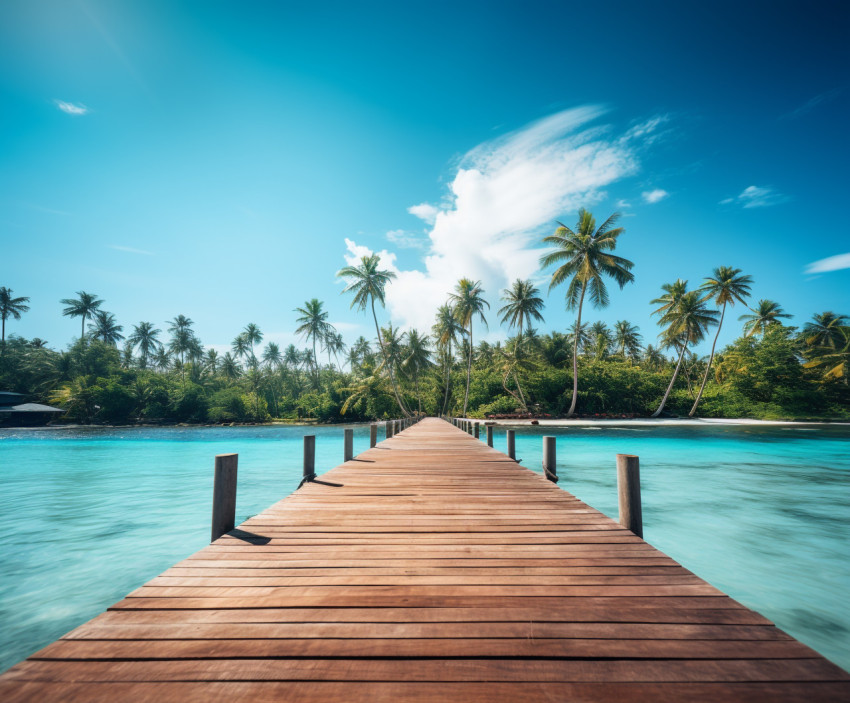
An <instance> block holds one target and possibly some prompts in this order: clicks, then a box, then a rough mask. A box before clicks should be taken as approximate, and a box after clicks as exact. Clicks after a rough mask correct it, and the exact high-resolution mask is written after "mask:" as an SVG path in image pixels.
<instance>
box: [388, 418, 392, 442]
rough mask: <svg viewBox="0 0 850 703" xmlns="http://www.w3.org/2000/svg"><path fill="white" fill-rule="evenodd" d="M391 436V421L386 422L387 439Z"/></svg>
mask: <svg viewBox="0 0 850 703" xmlns="http://www.w3.org/2000/svg"><path fill="white" fill-rule="evenodd" d="M392 436H393V421H392V420H387V439H389V438H390V437H392Z"/></svg>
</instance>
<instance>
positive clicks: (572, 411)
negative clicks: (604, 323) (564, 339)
mask: <svg viewBox="0 0 850 703" xmlns="http://www.w3.org/2000/svg"><path fill="white" fill-rule="evenodd" d="M586 290H587V285H586V284H582V286H581V298H580V299H579V301H578V318H577V319H576V333H575V339H574V340H573V400H572V402H571V403H570V409H569V411H568V412H567V417H572V416H573V415H575V413H576V401H578V337H579V334H580V330H581V309H582V307H583V306H584V293H585V291H586Z"/></svg>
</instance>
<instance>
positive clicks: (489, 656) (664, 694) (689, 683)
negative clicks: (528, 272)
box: [0, 419, 850, 703]
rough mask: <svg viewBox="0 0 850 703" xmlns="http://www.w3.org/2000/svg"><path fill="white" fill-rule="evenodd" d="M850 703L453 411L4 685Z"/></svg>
mask: <svg viewBox="0 0 850 703" xmlns="http://www.w3.org/2000/svg"><path fill="white" fill-rule="evenodd" d="M526 460H527V462H528V461H530V460H531V457H527V459H526ZM562 485H563V486H564V487H565V488H569V474H568V473H567V474H566V475H565V476H564V479H563V482H562ZM179 538H180V537H179V534H175V539H179ZM127 558H128V559H132V554H128V555H127ZM848 699H850V676H848V674H847V673H845V672H844V671H842V670H841V669H839V668H838V667H836V666H834V665H833V664H831V663H829V662H828V661H827V660H825V659H824V658H822V657H821V656H819V655H818V654H817V653H816V652H814V651H813V650H812V649H810V648H809V647H806V646H805V645H803V644H801V643H799V642H797V641H796V640H794V639H793V638H791V637H790V636H789V635H787V634H785V633H784V632H782V631H781V630H779V629H777V628H776V627H774V626H773V625H772V623H770V622H769V621H768V620H766V619H765V618H764V617H762V616H761V615H759V614H758V613H755V612H753V611H751V610H749V609H747V608H745V607H743V606H742V605H740V604H739V603H737V602H736V601H734V600H732V599H731V598H729V597H728V596H726V595H724V594H723V593H722V592H720V591H718V590H717V589H716V588H714V587H712V586H711V585H709V584H708V583H706V582H705V581H703V580H702V579H700V578H698V577H697V576H695V575H694V574H692V573H691V572H689V571H688V570H687V569H685V568H684V567H682V566H680V565H679V564H677V563H676V562H675V561H673V560H672V559H670V558H669V557H667V556H666V555H664V554H663V553H661V552H659V551H658V550H657V549H654V548H653V547H651V546H650V545H649V544H647V543H646V542H644V541H643V540H641V539H640V538H638V537H636V536H635V535H633V534H632V533H631V532H629V531H627V530H624V529H623V528H621V527H620V525H619V524H617V523H616V522H615V521H614V520H611V519H609V518H608V517H606V516H604V515H602V514H601V513H599V512H598V511H596V510H594V509H592V508H590V507H588V506H587V505H585V504H584V503H582V502H581V501H579V500H577V499H576V498H575V497H573V496H572V495H570V494H569V493H567V492H565V491H563V490H561V489H560V488H558V487H556V486H554V485H553V484H552V483H550V482H548V481H546V480H545V479H544V478H543V477H542V476H540V475H538V474H535V473H532V472H531V471H528V470H527V469H524V468H522V466H520V465H518V464H516V463H515V462H513V461H512V460H510V459H509V458H508V457H507V456H505V455H504V454H502V453H500V452H498V451H496V450H494V449H491V448H489V447H487V445H486V444H485V443H484V442H480V441H477V440H475V439H473V438H472V437H470V436H468V435H467V434H465V433H464V432H462V431H460V430H458V429H456V428H454V427H452V426H451V425H450V424H448V423H446V422H443V421H442V420H437V419H426V420H423V421H422V422H420V423H418V424H416V425H413V426H412V427H411V428H409V429H407V430H405V431H404V432H401V433H400V434H398V435H396V436H395V437H393V438H391V439H388V440H386V441H384V442H381V443H380V444H379V445H378V446H377V447H376V448H374V449H370V450H369V451H367V452H365V453H363V454H361V455H359V456H358V457H356V458H355V459H354V460H352V461H349V462H346V463H345V464H343V465H341V466H339V467H337V468H335V469H333V470H332V471H330V472H328V473H326V474H324V475H323V476H320V477H319V481H317V482H313V483H308V484H306V485H305V486H304V487H303V488H301V489H300V490H299V491H297V492H296V493H294V494H293V495H291V496H289V497H287V498H285V499H283V500H281V501H280V502H278V503H276V504H275V505H273V506H272V507H270V508H269V509H268V510H266V511H265V512H263V513H261V514H260V515H257V516H256V517H253V518H251V519H250V520H248V521H247V522H245V523H243V524H242V525H240V526H239V527H238V528H237V529H236V530H234V531H233V532H231V533H229V534H227V535H225V536H223V537H221V538H220V539H218V540H217V541H216V542H214V543H213V544H211V545H210V546H209V547H206V548H205V549H202V550H201V551H199V552H198V553H196V554H194V555H193V556H191V557H189V558H188V559H186V560H184V561H182V562H180V563H178V564H177V565H175V566H174V567H172V568H171V569H169V570H168V571H166V572H165V573H163V574H162V575H161V576H158V577H157V578H154V579H153V580H152V581H150V582H149V583H147V584H146V585H144V586H143V587H141V588H139V589H138V590H136V591H134V592H133V593H131V594H130V595H129V596H127V597H126V598H125V599H124V600H122V601H120V602H119V603H116V604H115V605H114V606H112V607H111V608H109V610H108V611H107V612H106V613H104V614H102V615H100V616H98V617H96V618H94V619H93V620H91V621H90V622H88V623H86V624H85V625H82V626H81V627H78V628H77V629H75V630H73V631H72V632H70V633H68V634H67V635H65V636H64V637H63V638H61V639H60V640H58V641H56V642H54V643H53V644H51V645H49V646H48V647H46V648H44V649H43V650H41V651H40V652H38V653H36V654H34V655H33V656H32V657H30V658H29V659H28V660H26V661H24V662H21V663H20V664H18V665H17V666H15V667H13V668H12V669H10V670H9V672H7V673H6V674H5V675H4V676H2V677H0V700H3V701H6V702H11V701H22V700H37V701H45V700H74V701H77V700H79V701H84V700H86V701H88V700H97V701H119V700H120V701H127V700H151V701H179V702H180V703H190V702H192V701H211V700H228V701H266V700H312V701H340V702H342V701H374V700H393V701H395V700H412V701H425V700H446V701H448V700H462V701H464V703H476V702H483V701H495V700H507V701H540V700H558V701H564V700H578V701H624V700H640V701H712V702H714V701H765V700H771V701H779V700H795V701H797V700H799V701H806V703H812V702H813V701H820V700H824V701H825V700H830V701H834V700H848Z"/></svg>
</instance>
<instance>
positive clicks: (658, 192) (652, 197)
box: [641, 188, 670, 204]
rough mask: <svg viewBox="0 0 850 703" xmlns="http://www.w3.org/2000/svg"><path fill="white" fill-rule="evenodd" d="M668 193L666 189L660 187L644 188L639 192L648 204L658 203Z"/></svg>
mask: <svg viewBox="0 0 850 703" xmlns="http://www.w3.org/2000/svg"><path fill="white" fill-rule="evenodd" d="M669 195H670V193H668V192H667V191H666V190H662V189H661V188H656V189H655V190H646V191H644V192H643V193H641V197H642V198H643V199H644V200H645V201H646V202H648V203H650V204H652V203H659V202H661V201H662V200H664V198H666V197H667V196H669Z"/></svg>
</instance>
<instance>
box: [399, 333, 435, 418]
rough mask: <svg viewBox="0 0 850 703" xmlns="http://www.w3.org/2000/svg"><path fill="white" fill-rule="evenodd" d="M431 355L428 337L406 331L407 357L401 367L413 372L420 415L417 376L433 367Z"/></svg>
mask: <svg viewBox="0 0 850 703" xmlns="http://www.w3.org/2000/svg"><path fill="white" fill-rule="evenodd" d="M431 354H432V352H431V340H430V339H429V338H428V336H427V335H422V334H419V332H418V331H417V330H415V329H411V330H408V332H407V356H406V357H405V359H404V361H403V362H402V367H403V368H404V369H406V370H410V371H412V372H413V384H414V388H415V389H416V401H417V404H418V407H419V414H420V415H421V414H422V394H421V393H420V392H419V374H420V373H422V371H423V369H427V368H429V367H431V366H433V363H432V361H431Z"/></svg>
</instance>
